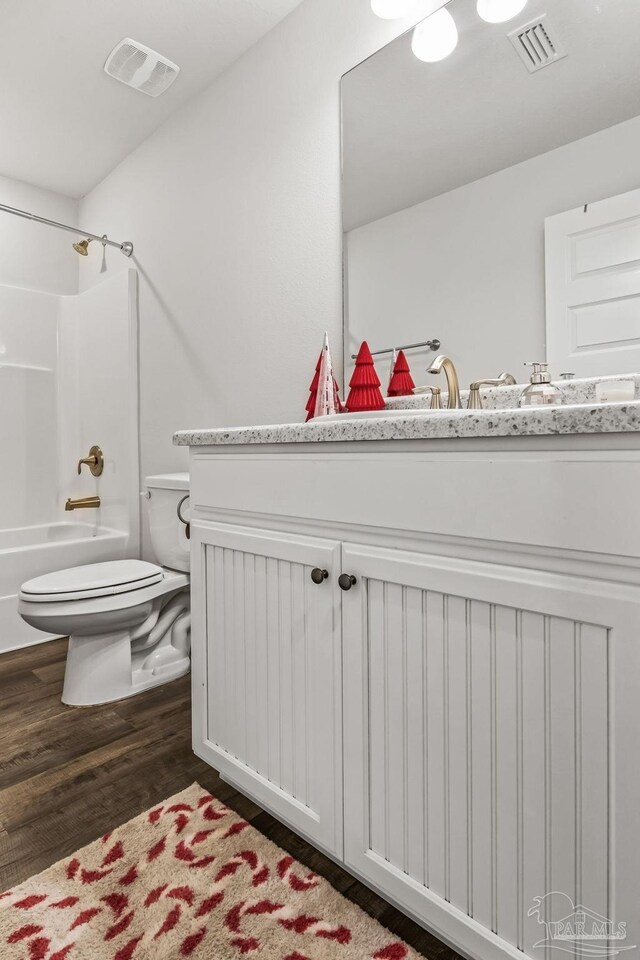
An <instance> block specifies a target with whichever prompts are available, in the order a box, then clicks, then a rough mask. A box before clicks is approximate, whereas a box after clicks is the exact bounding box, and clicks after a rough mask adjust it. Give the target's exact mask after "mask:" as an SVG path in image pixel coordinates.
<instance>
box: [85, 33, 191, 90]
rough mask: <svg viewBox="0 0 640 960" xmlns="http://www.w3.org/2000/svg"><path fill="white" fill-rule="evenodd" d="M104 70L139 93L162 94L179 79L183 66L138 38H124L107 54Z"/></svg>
mask: <svg viewBox="0 0 640 960" xmlns="http://www.w3.org/2000/svg"><path fill="white" fill-rule="evenodd" d="M104 72H105V73H107V74H109V76H110V77H113V78H114V79H115V80H119V81H120V82H121V83H126V84H127V86H129V87H133V88H134V90H139V91H140V93H146V94H147V96H149V97H159V96H160V94H161V93H164V92H165V90H168V88H169V87H170V86H171V84H172V83H173V81H174V80H175V79H176V77H177V76H178V74H179V73H180V67H179V66H177V64H175V63H172V62H171V60H167V58H166V57H163V56H161V54H159V53H156V51H155V50H151V49H149V47H145V46H144V44H142V43H138V41H137V40H129V39H125V40H121V41H120V43H119V44H118V45H117V46H116V47H114V48H113V50H112V51H111V53H110V54H109V56H108V57H107V62H106V63H105V65H104Z"/></svg>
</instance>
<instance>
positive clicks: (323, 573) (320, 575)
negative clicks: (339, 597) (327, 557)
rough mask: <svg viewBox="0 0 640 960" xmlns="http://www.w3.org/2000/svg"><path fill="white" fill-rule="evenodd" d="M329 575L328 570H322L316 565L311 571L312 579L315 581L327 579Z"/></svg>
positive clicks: (319, 581) (320, 581)
mask: <svg viewBox="0 0 640 960" xmlns="http://www.w3.org/2000/svg"><path fill="white" fill-rule="evenodd" d="M328 576H329V571H328V570H321V569H320V567H314V569H313V570H312V571H311V579H312V580H313V582H314V583H322V581H323V580H326V579H327V578H328Z"/></svg>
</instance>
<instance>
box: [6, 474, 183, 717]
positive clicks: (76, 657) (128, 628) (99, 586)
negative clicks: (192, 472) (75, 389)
mask: <svg viewBox="0 0 640 960" xmlns="http://www.w3.org/2000/svg"><path fill="white" fill-rule="evenodd" d="M145 486H146V490H147V496H148V500H147V503H148V512H149V527H150V531H151V542H152V544H153V549H154V552H155V555H156V557H157V558H158V560H159V561H160V563H161V564H162V566H161V567H159V566H157V565H156V564H154V563H147V562H146V561H144V560H113V561H110V562H107V563H93V564H90V565H88V566H82V567H72V568H71V569H69V570H58V571H57V572H56V573H50V574H46V575H45V576H43V577H37V578H36V579H35V580H29V581H28V582H27V583H25V584H23V586H22V589H21V590H20V594H19V599H18V612H19V614H20V616H21V617H22V618H23V619H24V620H26V621H27V623H29V624H31V626H32V627H36V628H38V629H40V630H44V631H46V632H47V633H55V634H58V635H60V636H69V652H68V654H67V664H66V669H65V675H64V689H63V692H62V701H63V703H68V704H71V705H73V706H89V705H92V704H100V703H110V702H112V701H113V700H122V699H124V698H125V697H131V696H134V695H135V694H136V693H140V692H141V691H142V690H148V689H149V688H150V687H156V686H159V685H160V684H162V683H167V682H168V681H169V680H175V679H176V678H177V677H181V676H183V675H184V674H185V673H188V671H189V667H190V657H189V654H190V644H191V633H190V627H191V618H190V598H189V540H188V539H187V535H186V524H185V520H184V509H185V507H186V506H187V504H186V502H185V501H186V500H187V499H188V496H189V476H188V474H186V473H180V474H177V473H176V474H164V475H161V476H156V477H147V479H146V481H145Z"/></svg>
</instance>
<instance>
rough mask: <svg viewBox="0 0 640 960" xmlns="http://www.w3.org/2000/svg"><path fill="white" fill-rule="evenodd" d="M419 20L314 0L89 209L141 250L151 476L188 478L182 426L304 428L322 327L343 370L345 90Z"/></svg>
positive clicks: (358, 1)
mask: <svg viewBox="0 0 640 960" xmlns="http://www.w3.org/2000/svg"><path fill="white" fill-rule="evenodd" d="M439 4H440V0H433V3H432V6H433V8H436V7H437V6H439ZM427 7H428V4H427ZM407 26H408V24H407V22H406V21H404V22H403V21H398V22H396V23H390V22H388V21H386V22H385V21H382V20H379V19H378V18H376V17H374V16H373V15H372V13H371V8H370V3H369V0H349V2H348V3H345V2H344V0H305V2H304V3H302V4H301V5H300V6H299V7H298V8H297V9H296V10H295V11H294V12H293V13H292V14H291V15H290V16H289V17H287V18H286V19H285V20H284V21H283V22H282V23H281V24H280V25H279V26H278V27H276V28H275V29H274V30H273V31H272V32H271V33H270V34H268V35H267V36H266V37H265V38H264V39H263V40H262V41H260V43H258V44H257V45H256V46H255V47H253V48H252V49H251V50H250V51H249V52H248V53H247V54H246V55H245V56H244V57H243V58H242V59H241V60H239V61H238V62H237V63H236V64H235V65H234V66H233V67H232V68H231V69H230V70H229V71H228V72H227V73H226V74H225V75H224V76H223V77H221V78H220V79H219V80H218V81H217V82H216V83H215V84H214V85H213V86H212V87H211V88H209V90H208V91H206V92H205V93H204V94H203V95H201V96H200V97H198V98H197V99H196V100H194V101H192V103H191V104H189V105H188V106H187V107H185V108H184V109H183V110H182V111H181V112H180V113H179V114H177V115H176V116H175V117H174V118H172V119H171V120H170V121H169V122H168V123H167V124H166V125H165V126H164V127H162V128H161V129H160V130H159V131H157V132H156V133H155V134H154V135H153V136H152V137H150V138H149V139H148V140H147V141H146V142H145V143H144V144H143V145H142V146H141V147H140V148H139V149H138V150H136V151H135V153H133V154H132V155H131V156H130V157H128V158H127V159H126V160H125V161H124V162H123V163H122V164H121V165H120V166H119V167H118V168H117V169H116V170H115V171H114V172H113V173H112V174H110V176H109V177H108V178H107V179H106V180H105V181H104V182H103V183H102V184H101V185H100V186H98V187H97V188H96V189H95V190H93V191H92V192H91V193H90V194H89V195H88V196H87V197H86V198H85V199H84V201H82V203H81V219H82V222H86V223H94V224H96V223H99V224H100V225H101V227H100V228H101V229H103V230H106V231H108V233H109V235H110V236H113V237H114V238H117V239H119V240H132V241H133V242H134V244H135V247H136V253H135V257H136V266H137V267H138V269H139V270H140V323H141V429H142V472H143V474H145V473H151V472H159V471H163V470H178V469H184V467H185V465H186V452H185V451H184V450H180V449H178V448H175V447H172V444H171V435H172V433H173V431H174V430H176V429H179V428H187V427H203V426H215V425H225V424H227V425H234V424H242V423H248V424H251V423H260V422H262V423H264V422H274V421H280V422H283V421H290V420H301V419H304V416H305V412H304V406H305V403H306V400H307V396H308V392H307V389H308V385H309V382H310V380H311V377H312V375H313V370H314V367H315V363H316V360H317V357H318V353H319V351H320V347H321V345H322V335H323V332H324V330H325V329H326V330H328V331H329V335H330V337H331V341H332V346H333V349H334V353H335V356H336V358H337V359H338V360H339V358H340V346H341V337H342V291H341V272H342V265H341V259H342V239H341V216H340V91H339V80H340V76H341V75H342V74H343V73H344V72H345V71H347V70H349V69H350V68H351V67H353V66H355V65H356V64H357V63H358V62H360V61H361V60H362V59H364V58H365V57H367V56H368V55H370V54H371V53H372V52H374V51H375V50H376V49H378V48H379V47H381V46H383V45H384V44H385V43H386V42H387V41H388V40H390V39H392V37H393V36H395V35H396V34H397V33H399V32H401V31H402V30H403V29H405V28H406V27H407ZM92 253H93V251H92ZM107 262H108V265H109V269H120V268H122V267H123V266H126V260H124V258H123V257H122V256H121V255H120V254H119V253H118V251H113V250H109V251H108V252H107ZM99 269H100V257H96V256H91V255H90V257H89V258H88V260H87V262H85V263H83V264H82V265H81V280H80V283H81V288H86V287H87V286H89V285H91V284H92V283H94V282H95V281H96V279H97V278H98V276H99V273H98V271H99Z"/></svg>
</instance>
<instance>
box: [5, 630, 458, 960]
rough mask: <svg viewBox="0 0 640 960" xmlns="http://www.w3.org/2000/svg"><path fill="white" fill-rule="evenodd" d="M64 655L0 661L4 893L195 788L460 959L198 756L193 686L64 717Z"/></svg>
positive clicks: (46, 650)
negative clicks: (193, 730) (193, 733)
mask: <svg viewBox="0 0 640 960" xmlns="http://www.w3.org/2000/svg"><path fill="white" fill-rule="evenodd" d="M66 647H67V644H66V641H65V640H56V641H53V642H51V643H44V644H42V645H40V646H36V647H30V648H28V649H26V650H21V651H17V652H15V653H6V654H3V655H1V656H0V891H2V890H5V889H8V888H10V887H12V886H14V885H15V884H18V883H20V882H21V881H22V880H26V878H27V877H29V876H31V875H32V874H34V873H38V872H39V871H41V870H44V869H45V868H46V867H48V866H50V865H51V864H52V863H55V862H56V861H57V860H60V859H61V858H63V857H67V856H69V854H71V853H73V852H74V851H75V850H77V849H78V848H79V847H82V846H84V845H85V844H87V843H90V842H91V841H92V840H95V839H96V837H99V836H101V835H102V834H103V833H106V832H107V831H108V830H111V829H113V828H114V827H116V826H118V825H119V824H121V823H124V822H125V821H126V820H129V819H131V818H132V817H135V816H137V814H139V813H141V812H142V811H143V810H145V809H147V808H148V807H151V806H153V805H154V804H156V803H158V802H159V801H161V800H163V799H164V798H166V797H168V796H171V794H173V793H177V792H178V791H180V790H183V789H184V788H185V787H188V786H189V785H190V784H191V783H193V782H194V781H198V783H200V784H201V785H202V786H203V787H205V788H206V789H207V790H209V791H211V793H213V794H214V795H215V796H216V797H218V798H219V799H220V800H221V801H222V802H223V803H226V804H228V805H229V806H230V807H232V808H233V809H234V810H236V811H237V812H238V813H239V814H240V815H241V816H242V817H244V818H245V819H247V820H249V821H251V823H252V824H253V825H254V826H255V827H256V829H258V830H260V831H261V832H262V833H264V834H265V835H266V836H267V837H269V838H270V839H271V840H272V841H273V842H274V843H277V844H278V845H279V846H280V847H282V848H283V849H284V850H286V851H287V852H288V853H290V854H291V855H292V856H294V857H296V858H297V859H298V860H300V861H301V862H302V863H304V864H305V865H306V866H308V867H309V869H310V870H314V871H315V872H316V873H318V874H321V875H322V876H324V877H326V878H327V880H329V882H330V883H332V884H333V886H334V887H335V888H336V889H337V890H339V891H340V892H341V893H342V894H343V895H344V896H345V897H347V898H348V899H349V900H351V901H353V902H354V903H357V904H358V905H359V906H360V907H362V909H363V910H365V911H366V912H367V913H369V914H370V915H371V916H373V917H376V918H377V919H378V920H379V921H380V922H381V923H382V924H384V926H386V927H388V928H389V930H391V931H392V932H393V933H394V934H395V935H396V936H399V937H402V939H404V940H406V941H407V943H409V944H411V946H413V947H414V948H415V949H416V950H418V951H419V952H420V953H422V954H423V955H424V956H425V957H427V958H430V960H431V958H432V960H457V958H458V954H457V953H455V952H454V951H453V950H452V949H451V948H450V947H448V946H446V945H445V944H443V943H441V942H440V941H439V940H437V939H435V937H433V936H431V935H430V934H429V933H427V932H426V931H425V930H423V929H422V928H421V927H419V926H417V925H416V924H414V923H412V921H410V920H409V919H408V918H407V917H405V916H404V915H403V914H402V913H400V912H399V911H397V910H395V909H394V908H393V907H391V906H390V905H389V904H388V903H387V902H386V901H384V900H382V899H381V898H380V897H378V896H376V895H375V894H374V893H372V892H371V891H370V890H368V889H367V888H366V887H364V886H363V885H362V884H361V883H359V882H358V881H357V880H354V879H353V877H351V876H350V875H349V874H348V873H346V872H345V871H344V870H341V869H340V867H338V866H337V865H336V864H334V863H333V862H332V861H331V860H329V859H327V858H326V857H325V856H323V855H322V854H321V853H320V852H319V851H318V850H316V849H315V848H314V847H312V846H310V845H309V844H308V843H306V842H305V841H304V840H302V839H300V837H298V836H296V835H295V834H294V833H291V831H290V830H288V829H287V828H286V827H284V826H283V825H282V824H281V823H279V822H278V821H277V820H275V819H274V818H273V817H271V816H270V815H269V814H268V813H266V812H265V811H263V810H261V809H260V807H258V806H256V804H254V803H252V802H251V801H250V800H248V799H247V798H246V797H244V796H242V794H240V793H237V792H236V791H235V790H233V788H232V787H230V786H228V785H227V784H225V783H223V782H222V781H221V780H220V778H219V777H218V775H217V773H216V772H215V771H214V770H212V769H211V767H209V766H207V764H205V763H204V762H203V761H202V760H199V759H198V757H196V756H195V754H194V753H193V752H192V750H191V727H190V723H191V695H190V678H189V677H185V678H183V679H182V680H176V681H175V682H174V683H171V684H167V685H166V686H164V687H159V688H158V689H156V690H151V691H149V692H148V693H143V694H140V695H139V696H137V697H134V698H132V699H131V700H124V701H121V702H120V703H115V704H109V705H107V706H103V707H83V708H74V707H66V706H65V705H64V704H63V703H61V701H60V694H61V692H62V678H63V676H64V663H65V657H66Z"/></svg>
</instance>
